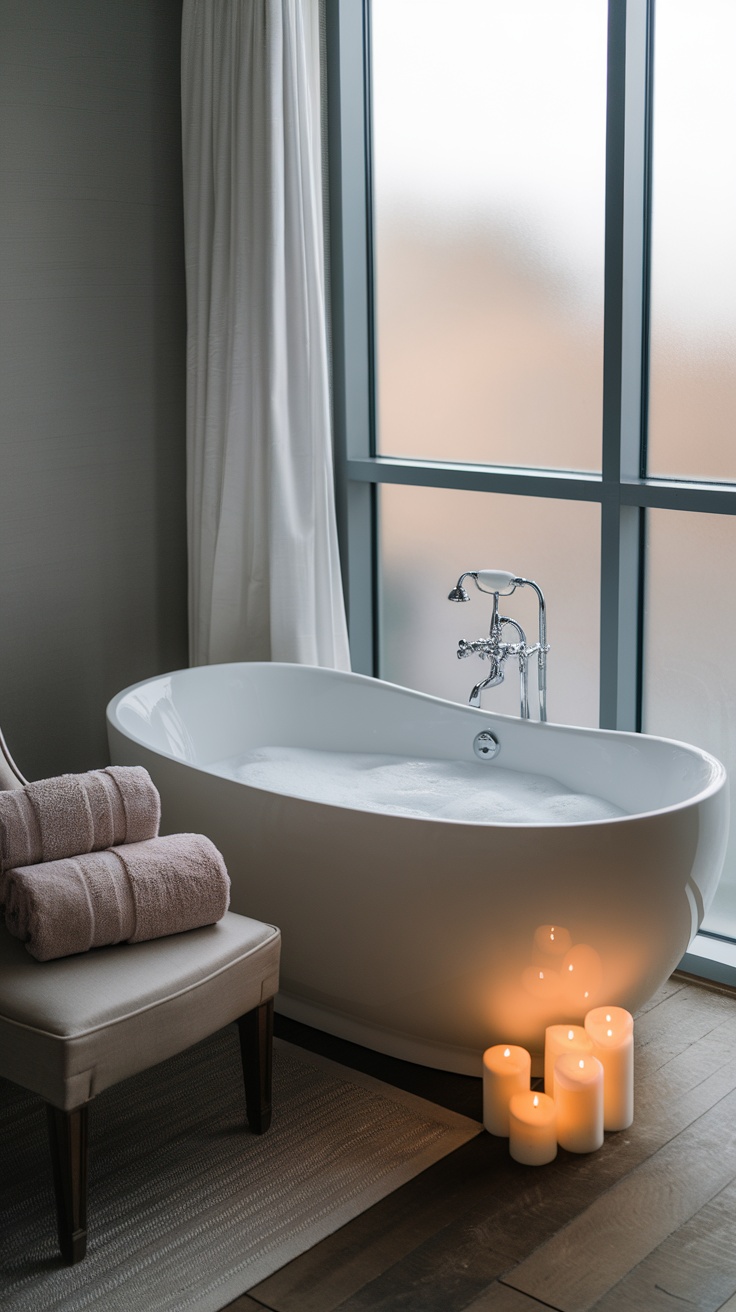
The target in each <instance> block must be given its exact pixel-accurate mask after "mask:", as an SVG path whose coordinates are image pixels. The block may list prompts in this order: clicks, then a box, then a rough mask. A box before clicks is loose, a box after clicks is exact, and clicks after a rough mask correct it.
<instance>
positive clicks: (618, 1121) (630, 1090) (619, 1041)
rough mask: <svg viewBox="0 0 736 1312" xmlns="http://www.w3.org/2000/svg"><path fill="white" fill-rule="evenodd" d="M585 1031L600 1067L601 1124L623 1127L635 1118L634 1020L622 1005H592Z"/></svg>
mask: <svg viewBox="0 0 736 1312" xmlns="http://www.w3.org/2000/svg"><path fill="white" fill-rule="evenodd" d="M585 1031H586V1034H588V1036H589V1037H590V1040H591V1042H592V1044H593V1052H594V1054H595V1056H596V1057H597V1058H598V1060H599V1061H600V1063H601V1065H602V1066H603V1125H604V1128H605V1129H606V1130H625V1129H626V1128H627V1127H628V1126H629V1125H631V1122H632V1121H633V1119H634V1020H633V1017H632V1015H631V1012H629V1011H625V1010H624V1008H623V1007H595V1008H594V1009H593V1011H589V1012H588V1014H587V1016H586V1017H585Z"/></svg>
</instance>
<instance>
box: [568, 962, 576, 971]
mask: <svg viewBox="0 0 736 1312" xmlns="http://www.w3.org/2000/svg"><path fill="white" fill-rule="evenodd" d="M567 969H568V970H574V969H575V967H574V966H573V964H572V962H570V965H569V966H568V968H567Z"/></svg>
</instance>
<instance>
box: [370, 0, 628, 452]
mask: <svg viewBox="0 0 736 1312" xmlns="http://www.w3.org/2000/svg"><path fill="white" fill-rule="evenodd" d="M372 13H373V119H374V197H375V210H374V216H375V237H376V306H377V350H378V397H379V415H378V418H379V423H378V430H379V435H378V445H379V450H380V452H381V453H382V454H386V455H393V456H405V457H406V456H408V457H425V458H435V459H445V460H448V459H450V460H460V461H470V462H477V463H491V464H511V465H523V466H534V467H548V468H569V469H580V470H593V471H595V470H598V469H600V443H601V397H602V340H603V332H602V324H603V229H604V170H605V98H606V4H605V0H555V3H554V4H551V3H550V0H514V3H513V4H509V3H508V0H453V3H452V4H451V5H448V4H447V3H446V0H442V2H441V3H440V0H399V2H398V3H397V0H373V7H372Z"/></svg>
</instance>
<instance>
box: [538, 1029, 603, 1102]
mask: <svg viewBox="0 0 736 1312" xmlns="http://www.w3.org/2000/svg"><path fill="white" fill-rule="evenodd" d="M592 1051H593V1042H592V1040H591V1038H590V1036H589V1035H588V1034H586V1032H585V1029H584V1027H583V1026H582V1025H548V1026H547V1028H546V1030H545V1031H544V1091H545V1093H548V1094H549V1096H550V1098H554V1096H555V1077H554V1071H555V1062H556V1061H557V1058H558V1057H561V1056H562V1055H563V1054H564V1053H569V1052H571V1053H573V1054H575V1053H576V1054H577V1055H578V1056H579V1057H584V1056H585V1054H586V1053H589V1052H590V1053H592Z"/></svg>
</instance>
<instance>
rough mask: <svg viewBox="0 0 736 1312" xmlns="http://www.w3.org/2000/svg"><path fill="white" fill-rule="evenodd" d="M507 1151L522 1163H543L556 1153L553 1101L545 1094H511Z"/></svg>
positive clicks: (540, 1164) (537, 1164)
mask: <svg viewBox="0 0 736 1312" xmlns="http://www.w3.org/2000/svg"><path fill="white" fill-rule="evenodd" d="M509 1152H510V1153H511V1156H512V1157H513V1159H514V1161H516V1162H523V1163H524V1165H525V1166H544V1165H545V1163H546V1162H551V1161H554V1159H555V1157H556V1156H557V1134H556V1130H555V1104H554V1101H553V1099H552V1098H548V1097H547V1094H546V1093H531V1092H527V1093H515V1094H513V1096H512V1097H511V1100H510V1101H509Z"/></svg>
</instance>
